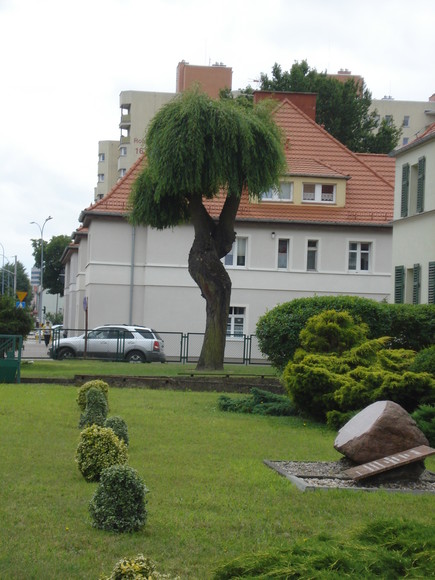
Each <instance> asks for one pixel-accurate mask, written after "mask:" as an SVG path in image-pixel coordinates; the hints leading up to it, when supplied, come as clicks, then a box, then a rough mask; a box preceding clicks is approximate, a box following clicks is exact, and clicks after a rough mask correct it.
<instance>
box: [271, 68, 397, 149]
mask: <svg viewBox="0 0 435 580" xmlns="http://www.w3.org/2000/svg"><path fill="white" fill-rule="evenodd" d="M260 81H261V85H260V87H261V89H262V90H269V91H289V92H311V93H317V104H316V122H317V123H318V124H319V125H322V126H323V127H324V128H325V129H326V131H328V133H330V134H331V135H333V136H334V137H335V138H336V139H338V141H340V142H341V143H343V145H346V147H348V148H349V149H350V150H351V151H354V152H358V153H389V152H390V151H392V150H393V149H394V148H395V147H396V146H397V144H398V142H399V138H400V134H401V129H400V128H398V127H396V126H395V125H394V124H393V123H387V122H386V121H382V122H381V121H380V119H379V116H378V114H377V112H376V111H371V110H370V107H371V104H372V96H371V93H370V91H369V90H368V89H367V87H366V85H365V83H364V82H363V81H362V80H361V82H360V83H358V82H355V81H354V80H353V79H349V80H347V81H346V82H341V81H339V80H337V79H336V78H334V77H332V76H328V75H327V74H326V72H317V70H316V69H315V68H310V66H309V65H308V63H307V61H306V60H303V61H301V62H295V63H294V64H293V65H292V67H291V68H290V70H289V71H283V70H282V68H281V66H280V65H279V64H277V63H275V64H274V65H273V67H272V75H271V77H270V78H269V76H268V75H267V74H265V73H261V76H260Z"/></svg>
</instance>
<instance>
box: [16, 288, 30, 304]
mask: <svg viewBox="0 0 435 580" xmlns="http://www.w3.org/2000/svg"><path fill="white" fill-rule="evenodd" d="M16 294H17V297H18V300H19V301H20V302H23V300H24V298H25V297H26V296H27V292H19V291H18V290H17V292H16Z"/></svg>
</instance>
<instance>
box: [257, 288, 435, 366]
mask: <svg viewBox="0 0 435 580" xmlns="http://www.w3.org/2000/svg"><path fill="white" fill-rule="evenodd" d="M324 310H337V311H347V312H349V314H350V315H351V316H352V318H353V319H354V321H355V323H357V324H360V323H361V322H365V323H367V325H368V327H369V334H368V338H369V339H371V338H380V337H382V336H390V337H392V343H393V346H394V347H397V348H406V349H411V350H415V351H419V350H421V349H422V348H425V347H427V346H430V345H432V344H434V343H435V305H432V304H429V305H428V304H417V305H410V304H387V303H385V302H376V301H375V300H370V299H368V298H360V297H357V296H313V297H310V298H297V299H295V300H292V301H291V302H286V303H284V304H280V305H279V306H276V307H275V308H273V309H272V310H270V311H269V312H267V313H266V314H264V315H263V316H261V317H260V318H259V320H258V322H257V329H256V336H257V338H258V343H259V346H260V349H261V351H262V352H263V353H264V354H265V355H266V356H267V357H268V358H269V360H270V361H271V363H272V364H273V365H274V366H275V367H276V368H278V369H281V370H282V369H284V367H285V365H286V364H287V363H288V362H289V361H290V360H292V358H293V355H294V353H295V352H296V349H297V348H299V347H300V339H299V333H300V331H301V330H302V329H303V328H304V327H305V325H306V323H307V321H308V320H309V318H311V317H312V316H314V315H316V314H320V313H321V312H323V311H324Z"/></svg>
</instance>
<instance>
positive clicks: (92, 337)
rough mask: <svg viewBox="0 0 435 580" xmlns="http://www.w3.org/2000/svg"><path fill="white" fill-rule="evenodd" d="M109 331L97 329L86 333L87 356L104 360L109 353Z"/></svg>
mask: <svg viewBox="0 0 435 580" xmlns="http://www.w3.org/2000/svg"><path fill="white" fill-rule="evenodd" d="M109 345H110V343H109V330H108V329H107V328H98V329H96V330H91V331H90V332H88V341H87V354H88V355H89V356H92V357H96V358H106V357H107V356H108V352H109Z"/></svg>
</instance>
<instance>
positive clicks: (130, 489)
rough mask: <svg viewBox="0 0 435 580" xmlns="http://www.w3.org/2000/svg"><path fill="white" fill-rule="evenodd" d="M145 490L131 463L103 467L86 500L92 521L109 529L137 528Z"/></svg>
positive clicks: (142, 514)
mask: <svg viewBox="0 0 435 580" xmlns="http://www.w3.org/2000/svg"><path fill="white" fill-rule="evenodd" d="M147 492H148V489H147V488H146V486H145V484H144V483H143V481H142V480H141V478H140V477H139V475H138V473H137V471H136V470H135V469H133V468H132V467H129V466H128V465H113V466H112V467H108V468H107V469H104V471H103V472H102V473H101V479H100V483H99V485H98V487H97V490H96V491H95V494H94V496H93V497H92V499H91V501H90V503H89V513H90V515H91V519H92V525H93V526H94V527H96V528H100V529H101V530H106V531H111V532H134V531H137V530H139V529H140V528H141V527H142V526H144V525H145V522H146V519H147V511H146V507H145V506H146V500H145V494H146V493H147Z"/></svg>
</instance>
